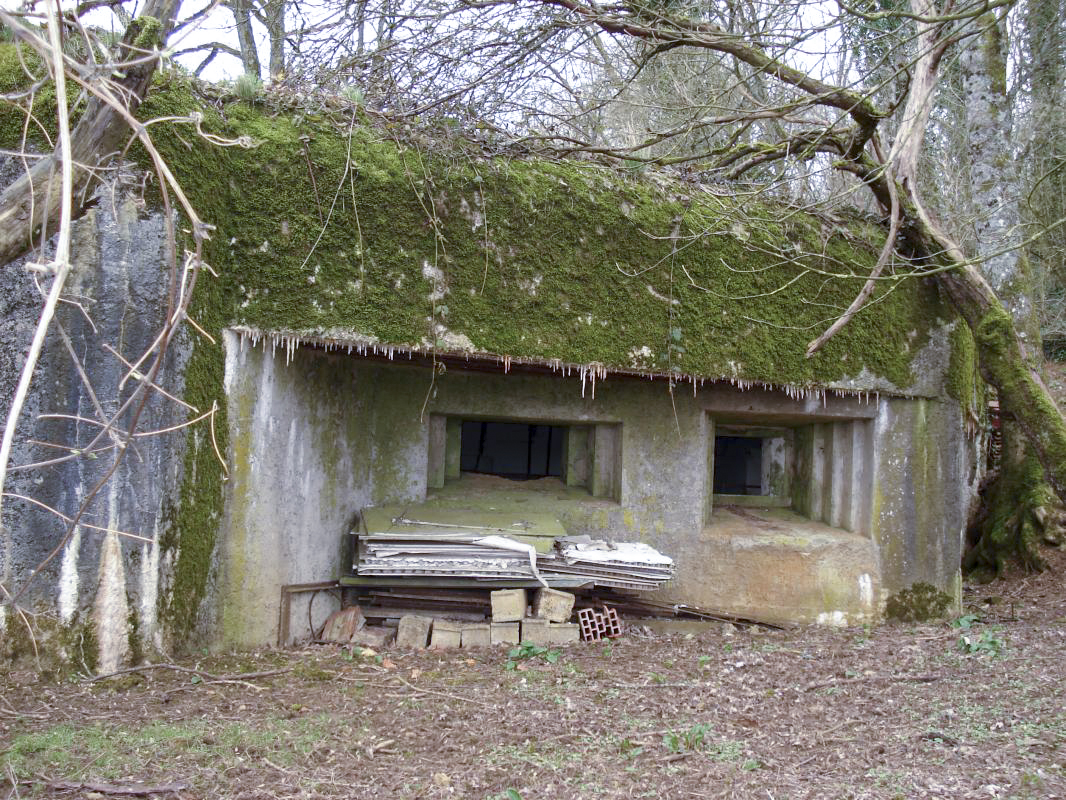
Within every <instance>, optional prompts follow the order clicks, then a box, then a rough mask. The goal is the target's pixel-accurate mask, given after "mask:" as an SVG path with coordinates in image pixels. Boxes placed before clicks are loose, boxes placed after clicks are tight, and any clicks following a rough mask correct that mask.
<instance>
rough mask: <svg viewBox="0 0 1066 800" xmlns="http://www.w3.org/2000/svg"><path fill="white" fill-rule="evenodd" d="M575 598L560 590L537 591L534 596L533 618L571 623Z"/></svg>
mask: <svg viewBox="0 0 1066 800" xmlns="http://www.w3.org/2000/svg"><path fill="white" fill-rule="evenodd" d="M573 611H574V596H573V595H572V594H570V592H560V591H559V590H558V589H537V591H536V593H535V594H534V595H533V616H534V617H538V618H540V619H546V620H548V621H549V622H569V621H570V615H571V614H572V613H573Z"/></svg>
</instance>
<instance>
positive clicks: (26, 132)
mask: <svg viewBox="0 0 1066 800" xmlns="http://www.w3.org/2000/svg"><path fill="white" fill-rule="evenodd" d="M47 74H48V68H47V67H46V66H45V65H44V63H43V62H42V61H41V59H40V58H39V57H38V56H37V54H36V53H35V52H33V51H32V50H30V49H29V48H28V47H17V46H15V45H13V44H3V45H0V94H4V95H8V96H9V97H10V99H4V100H2V101H0V147H3V148H5V149H7V150H16V151H17V150H20V149H21V143H22V142H23V141H25V142H26V143H27V144H28V145H29V147H30V148H31V149H32V150H35V151H38V152H40V151H50V150H51V149H52V147H53V145H54V143H55V137H56V130H57V122H56V91H55V84H53V83H52V82H51V81H45V82H44V83H42V84H41V85H40V86H39V88H38V89H37V91H36V92H34V93H33V94H32V95H28V96H25V97H22V96H19V95H20V93H21V92H23V91H25V90H26V89H27V88H28V87H29V86H31V85H33V84H34V83H35V82H37V81H41V80H43V79H44V77H45V76H46V75H47ZM78 91H79V89H78V85H77V84H76V83H74V82H73V81H69V82H68V85H67V102H68V103H71V104H73V103H74V101H75V100H76V99H77V97H78ZM71 111H72V119H75V120H76V119H77V111H78V109H77V108H72V109H71Z"/></svg>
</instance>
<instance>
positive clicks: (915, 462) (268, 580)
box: [216, 336, 972, 645]
mask: <svg viewBox="0 0 1066 800" xmlns="http://www.w3.org/2000/svg"><path fill="white" fill-rule="evenodd" d="M226 347H227V352H228V356H227V390H228V392H229V403H230V421H231V431H230V433H231V442H232V453H231V459H232V475H233V478H232V480H231V481H230V484H229V487H228V501H227V502H228V506H227V508H228V511H227V515H226V519H225V521H224V531H223V535H222V537H221V541H222V542H223V546H222V551H221V553H220V559H221V565H220V572H219V578H220V583H219V587H220V592H219V595H218V603H219V605H218V607H219V609H220V610H221V615H220V617H219V623H218V626H217V628H216V630H217V633H218V636H217V638H216V641H217V642H219V643H220V644H225V645H253V644H260V643H267V642H270V641H272V640H273V636H274V635H275V634H274V629H275V626H276V614H275V613H274V610H275V608H276V595H277V591H278V587H279V586H281V585H283V584H286V583H296V582H304V581H318V580H325V579H330V578H333V577H335V576H336V575H337V574H338V573H339V572H340V571H341V570H342V569H344V568H345V560H344V558H343V557H342V553H341V547H340V541H341V540H342V538H344V537H343V533H344V532H345V531H346V530H347V529H348V526H349V525H350V524H351V521H352V517H353V515H354V514H355V513H356V512H357V511H358V510H359V509H360V508H361V507H363V506H366V505H371V504H373V505H382V504H386V503H428V504H430V505H432V506H437V507H441V508H454V509H462V508H473V509H480V510H485V509H490V508H520V507H526V508H533V507H536V508H537V510H538V511H542V512H549V513H553V514H555V515H556V516H557V517H558V518H559V519H560V520H561V521H562V522H563V524H564V525H565V526H566V528H567V530H568V531H570V532H572V533H575V534H579V533H588V534H590V535H593V536H597V537H607V538H613V539H619V540H624V539H629V540H641V541H645V542H648V543H649V544H651V545H652V546H654V547H656V548H657V549H660V550H662V551H663V552H665V553H667V554H669V555H671V556H673V557H674V558H675V559H676V561H677V564H678V574H677V578H676V579H675V580H674V581H673V582H671V583H670V584H669V585H667V587H665V588H664V589H663V590H661V592H660V593H659V595H658V596H659V597H660V599H665V600H677V601H684V602H688V603H693V604H696V605H703V606H707V607H710V608H718V609H722V610H726V611H733V612H736V613H740V614H743V613H750V614H757V615H765V616H768V617H769V618H773V619H781V620H785V619H791V620H802V621H811V622H818V621H820V622H826V623H833V624H840V623H843V622H845V621H846V622H847V623H849V624H854V623H857V622H865V621H871V620H875V619H877V618H879V616H880V614H881V612H882V609H883V603H884V600H885V598H886V597H887V596H888V595H890V594H892V593H894V592H896V591H899V590H900V589H902V588H905V587H907V586H909V585H911V584H912V583H914V582H916V581H923V582H928V583H931V584H933V585H934V586H937V587H940V588H942V589H944V590H945V591H948V592H949V593H954V592H955V591H956V590H957V585H958V564H959V547H960V546H961V539H960V535H961V530H962V525H963V522H964V519H965V509H966V500H967V492H968V491H970V483H969V481H970V480H971V479H972V474H971V472H969V471H968V470H969V469H970V468H969V464H970V463H971V462H970V446H969V443H968V442H967V440H966V439H965V437H964V435H963V433H962V426H961V419H960V416H959V413H958V410H957V407H956V406H955V405H954V403H952V402H950V401H947V402H939V401H932V400H925V399H920V400H908V399H886V398H876V397H872V396H871V397H869V398H843V397H833V396H830V397H828V398H821V399H818V400H817V402H814V401H813V400H812V398H811V397H809V396H808V397H790V396H788V395H787V394H785V393H783V392H770V391H765V390H749V391H746V392H742V391H738V390H736V389H734V388H725V389H723V388H722V387H721V386H716V385H710V384H708V385H707V386H705V387H703V388H701V389H699V390H698V391H697V392H696V393H695V395H693V393H692V392H691V390H688V391H685V392H675V394H674V397H673V398H671V396H670V394H669V392H667V391H666V387H665V385H664V384H662V383H652V382H649V381H644V380H636V379H626V378H611V379H608V380H606V381H602V382H600V383H599V385H598V386H597V388H596V397H595V399H593V398H592V397H591V395H590V393H588V392H586V394H585V396H584V397H583V396H582V392H581V384H580V382H579V381H576V380H573V379H566V378H562V377H555V376H545V375H531V374H520V373H512V374H507V375H505V374H500V373H485V372H476V371H467V370H460V369H455V368H452V369H449V370H448V371H446V372H444V373H442V374H438V375H437V376H436V378H435V379H433V380H432V381H431V376H430V371H429V370H428V369H426V368H424V367H416V366H403V365H393V364H383V363H380V362H374V361H369V360H366V359H362V358H359V357H356V356H348V355H342V354H337V353H332V354H327V353H324V352H322V351H320V350H312V349H307V348H297V349H296V350H295V351H293V352H292V353H291V360H289V356H288V355H287V354H285V353H284V352H282V351H278V353H277V354H276V355H273V356H272V355H271V354H270V353H269V351H268V350H264V348H262V347H252V346H251V345H250V344H249V343H248V342H247V341H245V342H244V344H243V345H242V341H241V339H239V338H238V337H236V336H229V337H228V338H227V343H226ZM464 416H465V417H472V418H489V419H513V420H522V421H536V422H542V423H551V424H557V425H567V424H569V425H582V426H593V427H596V426H601V425H602V426H610V427H611V429H612V430H615V431H617V436H618V441H619V444H618V453H617V463H618V484H619V485H618V490H617V496H616V497H615V498H610V497H607V498H600V497H593V496H591V495H590V493H589V491H588V489H587V488H583V487H579V486H566V485H565V484H564V483H563V482H562V481H560V480H557V479H543V480H539V481H526V482H522V483H521V484H516V483H515V482H512V481H508V480H506V479H503V478H494V477H491V476H473V475H468V474H462V475H461V476H460V477H458V478H455V477H449V478H448V479H446V480H444V482H443V484H444V485H443V486H441V487H440V488H430V483H431V480H430V475H431V474H432V473H433V471H434V466H433V464H434V458H436V459H437V463H438V464H439V463H442V462H441V460H440V457H441V448H442V447H446V442H444V441H443V440H441V441H436V443H434V437H433V436H432V435H431V431H432V430H433V427H434V423H433V420H434V419H440V418H441V417H443V418H445V419H453V418H456V417H464ZM743 422H747V423H750V424H753V425H775V426H785V427H786V428H788V430H790V431H791V433H792V437H791V438H792V445H791V446H792V448H793V450H794V466H793V471H794V474H793V475H792V476H791V481H789V485H791V486H793V490H792V497H793V506H794V508H795V509H796V510H798V511H800V512H802V514H797V513H792V512H788V511H785V512H781V513H780V514H778V516H774V517H772V521H771V522H765V520H764V521H763V522H759V523H757V524H754V523H753V524H748V523H751V519H752V518H754V517H758V518H760V519H761V518H762V517H763V516H764V515H765V514H769V513H770V512H769V511H765V510H758V509H749V510H748V511H746V512H745V514H746V515H747V516H745V515H741V514H739V513H736V514H733V513H729V514H726V515H724V516H723V515H719V514H711V515H710V517H708V513H709V509H710V503H711V501H710V490H711V485H710V480H709V476H710V470H711V469H712V468H713V465H712V464H711V459H710V457H709V452H711V451H712V450H713V436H714V430H715V425H716V424H730V425H735V424H738V423H743ZM437 427H438V430H444V429H445V427H446V426H443V425H438V426H437ZM706 519H710V521H711V524H709V525H705V520H706ZM724 520H728V524H724V523H723V521H724ZM764 523H765V524H769V525H771V526H772V528H771V529H766V528H765V527H762V526H763V525H764ZM299 613H301V612H299V611H294V615H293V618H294V619H296V618H298V615H299Z"/></svg>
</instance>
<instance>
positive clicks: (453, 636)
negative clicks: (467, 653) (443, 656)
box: [429, 619, 463, 650]
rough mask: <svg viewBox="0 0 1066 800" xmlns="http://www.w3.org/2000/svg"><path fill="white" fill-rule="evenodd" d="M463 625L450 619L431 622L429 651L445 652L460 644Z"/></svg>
mask: <svg viewBox="0 0 1066 800" xmlns="http://www.w3.org/2000/svg"><path fill="white" fill-rule="evenodd" d="M462 635H463V623H461V622H453V621H452V620H450V619H435V620H433V632H432V634H431V635H430V637H429V649H430V650H446V649H448V648H449V647H458V646H459V645H460V644H461V643H462Z"/></svg>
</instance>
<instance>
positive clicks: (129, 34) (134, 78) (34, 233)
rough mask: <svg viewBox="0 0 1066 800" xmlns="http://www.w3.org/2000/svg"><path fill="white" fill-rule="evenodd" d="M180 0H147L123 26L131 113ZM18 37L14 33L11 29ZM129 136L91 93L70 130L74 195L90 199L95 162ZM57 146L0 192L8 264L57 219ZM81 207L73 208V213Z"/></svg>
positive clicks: (120, 88) (123, 86)
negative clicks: (126, 24)
mask: <svg viewBox="0 0 1066 800" xmlns="http://www.w3.org/2000/svg"><path fill="white" fill-rule="evenodd" d="M178 5H179V3H178V0H149V2H148V3H147V5H145V7H144V8H143V10H142V11H141V13H140V14H139V15H138V17H137V19H135V20H133V21H132V22H131V23H130V25H129V26H128V27H127V29H126V33H125V35H124V36H123V39H122V44H121V46H120V47H119V57H120V58H123V59H126V60H128V62H129V63H128V64H127V65H125V67H124V68H123V69H122V75H121V77H116V78H114V81H115V83H116V84H118V85H117V86H116V87H114V89H115V90H116V92H117V93H118V94H119V96H122V97H124V98H125V99H126V102H127V108H128V110H129V111H130V112H133V111H136V109H137V106H138V104H139V103H140V101H141V100H143V99H144V95H145V92H147V91H148V86H149V84H150V83H151V82H152V76H153V75H154V74H155V69H156V66H157V64H158V59H157V58H151V57H150V56H151V54H152V53H153V52H155V51H157V50H158V49H159V48H160V47H161V46H162V44H163V42H164V41H166V36H167V33H168V32H169V30H170V28H171V26H172V24H173V20H174V16H175V14H176V13H177V10H178ZM15 35H16V38H17V37H18V33H17V31H16V33H15ZM130 135H131V132H130V127H129V125H128V124H127V122H126V120H125V119H124V118H123V116H122V115H121V114H120V113H119V112H118V111H117V110H116V109H115V108H113V107H112V106H111V105H110V104H108V103H107V102H105V101H104V100H102V99H100V98H99V97H96V96H93V97H92V99H91V100H90V101H89V104H88V106H87V108H86V109H85V112H84V113H83V114H82V115H81V118H80V119H79V120H78V124H77V125H76V126H75V128H74V130H73V131H72V132H71V154H72V159H71V160H72V162H73V164H74V170H73V172H74V193H73V195H74V197H75V198H79V199H88V198H90V197H91V194H92V193H91V192H90V191H89V189H91V188H92V183H93V181H94V179H95V178H96V176H97V175H98V174H99V172H98V167H99V166H100V165H101V164H103V163H104V162H106V161H108V160H110V159H111V158H112V157H114V155H115V153H117V152H121V151H122V150H124V149H125V145H126V143H127V141H128V140H129V138H130ZM60 162H61V158H60V155H59V146H58V145H57V146H56V150H55V152H54V153H53V154H52V155H50V156H49V157H47V158H41V159H38V160H37V161H35V162H34V164H33V166H32V167H30V169H28V170H27V171H26V173H25V174H24V175H23V176H22V177H21V178H19V179H18V180H17V181H15V182H14V183H12V184H11V185H10V186H8V187H7V188H6V189H5V190H4V191H3V193H2V194H0V264H9V263H11V262H12V261H13V260H14V259H16V258H18V257H19V256H20V255H22V254H23V253H25V252H26V251H27V250H28V249H29V248H30V247H31V246H32V245H33V241H34V239H35V237H38V236H40V232H41V228H42V227H43V226H46V225H47V224H48V223H49V222H50V221H52V220H55V219H58V216H59V206H60V202H61V199H62V198H61V197H60V191H59V174H60ZM82 211H84V208H76V209H75V213H76V214H78V213H80V212H82Z"/></svg>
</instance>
